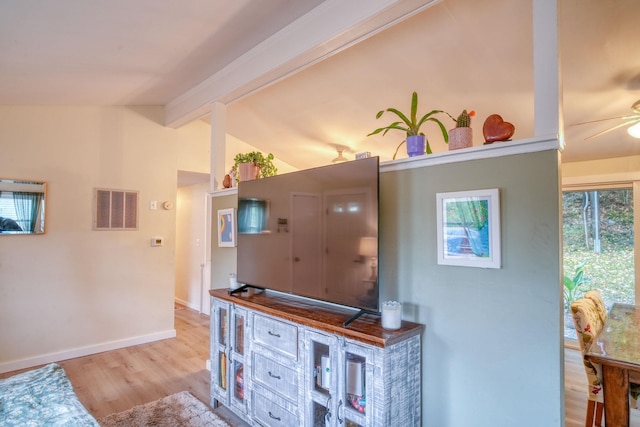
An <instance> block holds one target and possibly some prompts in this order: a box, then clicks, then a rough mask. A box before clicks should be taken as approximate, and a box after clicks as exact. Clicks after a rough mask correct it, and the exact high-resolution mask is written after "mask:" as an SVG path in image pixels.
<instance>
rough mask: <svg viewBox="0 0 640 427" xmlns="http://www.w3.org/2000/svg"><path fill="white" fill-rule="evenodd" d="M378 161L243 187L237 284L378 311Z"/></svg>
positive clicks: (240, 188) (310, 171)
mask: <svg viewBox="0 0 640 427" xmlns="http://www.w3.org/2000/svg"><path fill="white" fill-rule="evenodd" d="M378 176H379V159H378V157H369V158H365V159H359V160H354V161H350V162H344V163H338V164H334V165H330V166H323V167H319V168H314V169H307V170H302V171H297V172H292V173H288V174H282V175H277V176H273V177H268V178H261V179H256V180H251V181H245V182H240V183H239V185H238V216H237V227H238V235H237V245H238V274H237V275H238V282H239V283H241V284H246V285H250V286H254V287H259V288H265V289H272V290H276V291H280V292H285V293H290V294H295V295H300V296H304V297H308V298H314V299H318V300H323V301H328V302H332V303H336V304H340V305H345V306H350V307H354V308H359V309H362V310H367V311H375V312H377V311H379V310H378V274H377V258H378V182H379V179H378Z"/></svg>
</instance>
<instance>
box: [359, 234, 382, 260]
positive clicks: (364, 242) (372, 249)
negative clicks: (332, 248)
mask: <svg viewBox="0 0 640 427" xmlns="http://www.w3.org/2000/svg"><path fill="white" fill-rule="evenodd" d="M358 253H359V254H360V255H362V256H372V257H377V256H378V238H377V237H362V238H360V248H359V249H358Z"/></svg>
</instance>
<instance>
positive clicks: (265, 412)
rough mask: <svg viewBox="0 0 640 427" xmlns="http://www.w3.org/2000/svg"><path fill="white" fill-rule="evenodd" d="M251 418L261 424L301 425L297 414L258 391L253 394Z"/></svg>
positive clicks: (284, 426) (271, 425)
mask: <svg viewBox="0 0 640 427" xmlns="http://www.w3.org/2000/svg"><path fill="white" fill-rule="evenodd" d="M253 418H254V419H255V420H256V421H258V422H259V423H260V424H261V425H263V426H269V427H276V426H277V427H291V426H299V425H302V424H301V423H300V420H299V419H298V416H297V415H296V414H295V413H293V412H290V411H288V410H287V409H286V408H284V407H283V406H281V405H278V404H277V403H276V402H274V401H273V400H271V399H269V398H267V397H265V396H263V395H262V394H260V393H254V395H253Z"/></svg>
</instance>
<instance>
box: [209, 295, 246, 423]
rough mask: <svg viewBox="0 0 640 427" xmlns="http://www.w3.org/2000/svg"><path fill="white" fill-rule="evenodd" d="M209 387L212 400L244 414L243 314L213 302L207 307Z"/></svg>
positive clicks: (232, 307) (224, 303) (244, 326)
mask: <svg viewBox="0 0 640 427" xmlns="http://www.w3.org/2000/svg"><path fill="white" fill-rule="evenodd" d="M211 313H212V318H211V321H212V326H213V327H212V328H211V384H212V387H211V388H212V391H213V394H212V396H211V398H212V400H213V402H212V403H213V406H216V403H217V402H216V401H218V402H221V403H222V404H224V405H227V406H232V407H235V408H237V409H240V410H241V411H242V412H244V413H246V412H247V404H246V399H245V389H246V384H245V372H247V368H246V367H245V348H246V346H247V342H246V338H245V337H246V334H245V331H246V328H247V313H246V310H244V309H242V308H238V307H235V306H234V305H233V304H230V303H227V302H224V301H220V300H217V299H213V301H212V306H211Z"/></svg>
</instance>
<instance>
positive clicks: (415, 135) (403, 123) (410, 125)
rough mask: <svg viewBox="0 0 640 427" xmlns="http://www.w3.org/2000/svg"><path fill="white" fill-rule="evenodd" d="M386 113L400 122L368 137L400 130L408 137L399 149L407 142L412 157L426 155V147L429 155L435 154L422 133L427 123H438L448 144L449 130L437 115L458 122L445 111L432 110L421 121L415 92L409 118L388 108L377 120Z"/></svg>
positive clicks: (382, 111)
mask: <svg viewBox="0 0 640 427" xmlns="http://www.w3.org/2000/svg"><path fill="white" fill-rule="evenodd" d="M386 112H390V113H393V114H395V115H396V116H398V118H399V119H400V120H399V121H395V122H392V123H391V124H389V125H387V126H384V127H381V128H378V129H376V130H374V131H373V132H371V133H370V134H369V135H367V136H371V135H377V134H379V133H381V132H382V135H386V134H387V132H389V131H390V130H399V131H401V132H404V133H405V135H406V139H405V140H404V141H402V142H401V143H400V144H399V145H398V148H400V146H401V145H402V144H403V143H405V142H406V143H407V154H408V155H409V156H410V157H412V156H419V155H422V154H424V153H425V147H426V153H427V154H431V153H432V152H433V151H431V146H430V145H429V140H428V139H427V138H426V136H425V134H424V132H420V128H421V127H422V125H424V124H425V123H427V122H434V123H436V124H437V125H438V126H439V127H440V131H441V132H442V136H443V137H444V141H445V142H446V143H448V142H449V134H448V133H447V129H446V127H445V126H444V124H442V122H441V121H440V120H439V119H438V118H437V117H435V115H436V114H441V113H442V114H446V115H447V116H449V117H450V118H451V119H452V120H453V121H455V120H456V119H455V118H454V117H453V116H451V114H449V113H447V112H445V111H443V110H431V111H430V112H428V113H427V114H425V115H423V116H422V117H420V119H418V93H417V92H413V95H412V96H411V111H410V113H409V115H408V116H407V115H405V114H404V113H402V112H401V111H400V110H398V109H397V108H387V109H386V110H380V111H379V112H378V114H376V119H379V118H380V117H382V115H383V114H384V113H386ZM414 144H416V145H414ZM398 148H396V154H397V153H398ZM396 154H394V155H393V158H394V159H395V158H396Z"/></svg>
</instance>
